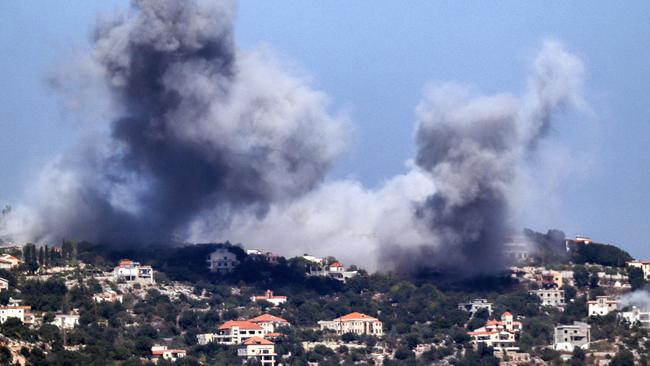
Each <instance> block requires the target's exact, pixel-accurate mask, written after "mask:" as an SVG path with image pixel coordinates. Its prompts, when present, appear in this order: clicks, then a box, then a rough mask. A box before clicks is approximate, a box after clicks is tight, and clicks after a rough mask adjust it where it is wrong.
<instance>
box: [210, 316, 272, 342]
mask: <svg viewBox="0 0 650 366" xmlns="http://www.w3.org/2000/svg"><path fill="white" fill-rule="evenodd" d="M266 333H267V332H266V331H265V330H264V328H263V327H262V326H261V325H259V324H256V323H253V322H250V321H246V320H229V321H227V322H225V323H223V324H222V325H221V326H219V329H217V333H216V334H215V335H214V337H213V339H212V340H213V341H215V342H217V343H220V344H240V343H241V342H243V341H245V340H247V339H248V338H251V337H263V336H264V334H266Z"/></svg>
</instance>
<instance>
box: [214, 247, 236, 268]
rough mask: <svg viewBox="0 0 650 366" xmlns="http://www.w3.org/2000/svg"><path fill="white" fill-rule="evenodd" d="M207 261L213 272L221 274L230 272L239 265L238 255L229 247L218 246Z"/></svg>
mask: <svg viewBox="0 0 650 366" xmlns="http://www.w3.org/2000/svg"><path fill="white" fill-rule="evenodd" d="M207 262H208V268H210V271H211V272H216V273H221V274H224V273H230V272H232V271H233V270H234V269H235V268H236V267H237V266H238V265H239V260H238V259H237V255H235V253H233V252H231V251H230V250H228V249H227V248H218V249H216V250H215V251H214V252H212V253H210V255H209V256H208V260H207Z"/></svg>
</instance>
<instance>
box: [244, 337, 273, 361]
mask: <svg viewBox="0 0 650 366" xmlns="http://www.w3.org/2000/svg"><path fill="white" fill-rule="evenodd" d="M237 356H239V357H243V358H244V359H245V360H249V359H256V360H257V362H258V364H259V365H261V366H274V365H275V356H276V353H275V344H273V342H271V341H269V340H266V339H263V338H260V337H251V338H249V339H247V340H245V341H244V342H242V344H241V346H240V347H239V348H238V349H237Z"/></svg>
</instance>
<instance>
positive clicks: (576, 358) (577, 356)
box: [571, 347, 587, 366]
mask: <svg viewBox="0 0 650 366" xmlns="http://www.w3.org/2000/svg"><path fill="white" fill-rule="evenodd" d="M586 359H587V355H586V354H585V351H584V350H583V349H582V348H580V347H575V348H574V349H573V355H572V357H571V366H583V365H585V361H586Z"/></svg>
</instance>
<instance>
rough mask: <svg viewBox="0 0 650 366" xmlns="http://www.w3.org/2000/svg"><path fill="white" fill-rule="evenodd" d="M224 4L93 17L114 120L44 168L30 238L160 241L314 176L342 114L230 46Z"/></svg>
mask: <svg viewBox="0 0 650 366" xmlns="http://www.w3.org/2000/svg"><path fill="white" fill-rule="evenodd" d="M233 15H234V6H233V5H232V4H231V3H230V2H224V1H211V2H208V3H201V2H195V1H176V0H164V1H163V0H138V1H134V2H133V9H132V10H131V12H130V13H128V14H119V15H115V16H113V17H111V18H110V19H104V20H103V21H102V22H101V24H99V25H98V26H97V28H96V30H95V32H94V37H93V38H94V51H93V53H92V55H91V57H90V59H91V61H90V62H92V63H93V65H94V67H93V68H92V69H93V70H96V72H97V73H98V75H99V77H101V78H102V80H103V81H104V82H105V85H106V86H107V90H108V92H109V93H110V98H111V102H112V105H113V108H114V109H116V110H117V111H118V112H117V114H118V117H117V118H116V119H115V120H113V121H112V122H111V123H110V126H109V128H108V130H109V135H108V136H107V137H104V138H100V139H99V140H94V141H93V142H92V143H91V144H87V145H86V146H84V147H83V148H82V149H80V151H79V152H77V153H76V154H74V155H72V156H66V157H64V158H62V159H61V160H60V161H59V162H58V163H56V164H54V165H53V166H51V167H50V168H49V173H47V174H46V176H47V177H48V178H47V179H43V180H49V181H48V182H42V183H44V184H47V185H48V187H49V188H47V189H45V191H46V193H45V194H44V195H47V196H49V197H48V198H47V200H46V201H45V202H41V203H40V204H39V206H38V208H37V209H36V212H33V213H34V215H35V217H36V218H38V219H39V220H38V221H37V222H35V223H34V224H33V225H31V226H30V236H31V237H32V238H33V237H35V236H36V237H49V238H56V239H58V238H61V237H66V238H76V239H89V240H98V241H104V242H143V241H158V240H169V239H171V238H172V236H173V235H176V234H180V235H182V230H183V229H184V228H185V226H186V225H187V224H188V223H189V222H190V221H191V220H192V219H193V218H195V217H196V216H197V215H200V214H201V213H202V212H203V211H204V210H206V209H208V208H209V209H211V210H212V212H214V211H215V209H216V210H218V211H219V212H220V219H221V221H223V222H221V224H223V223H224V222H227V220H228V217H229V215H230V213H232V212H237V211H240V210H246V211H247V212H248V211H250V212H252V213H253V214H256V215H263V214H264V213H265V212H266V210H267V209H268V205H269V204H270V203H271V202H275V201H281V200H283V199H285V198H287V197H296V196H300V195H302V194H304V193H305V192H308V191H310V190H311V189H312V188H313V187H314V186H315V185H316V184H317V183H318V182H319V181H320V180H321V179H322V177H323V176H324V174H325V173H326V172H327V171H328V169H329V167H330V165H331V163H332V161H333V159H334V158H335V157H336V156H337V154H338V153H339V152H340V150H341V148H342V146H343V140H344V135H345V134H344V133H343V128H342V123H343V121H342V120H341V119H340V118H338V117H332V116H330V115H329V114H328V112H327V109H326V107H327V100H326V97H325V96H324V95H323V94H321V93H319V92H316V91H313V90H311V89H310V88H309V87H307V86H306V85H305V83H304V82H303V81H302V80H301V79H300V78H298V77H295V76H292V75H290V74H288V72H286V71H285V70H284V69H283V68H282V66H280V64H279V62H277V61H276V60H274V59H273V58H272V57H270V56H269V55H267V54H266V53H265V52H263V51H249V52H247V51H241V50H238V49H237V48H236V46H235V44H234V40H233V29H232V28H233V27H232V22H233ZM53 83H54V84H55V85H64V84H65V83H66V75H63V76H59V77H58V78H55V79H54V82H53ZM89 145H90V146H89ZM50 179H51V180H50ZM217 221H219V220H217Z"/></svg>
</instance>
